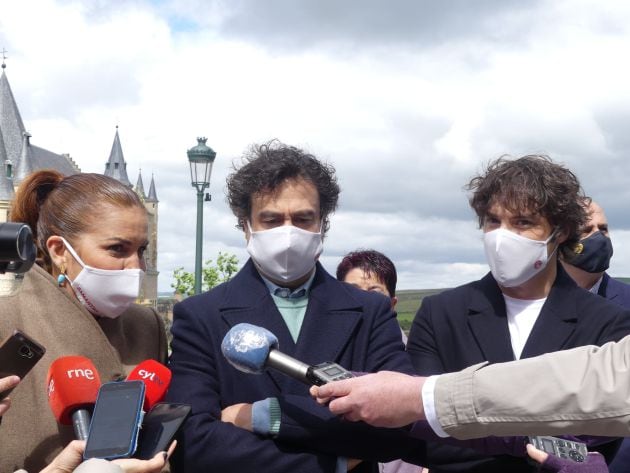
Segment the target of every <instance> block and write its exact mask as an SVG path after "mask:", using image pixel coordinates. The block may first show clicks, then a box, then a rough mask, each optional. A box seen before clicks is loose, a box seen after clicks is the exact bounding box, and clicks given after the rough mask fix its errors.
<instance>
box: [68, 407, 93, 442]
mask: <svg viewBox="0 0 630 473" xmlns="http://www.w3.org/2000/svg"><path fill="white" fill-rule="evenodd" d="M91 417H92V416H91V414H90V411H88V410H87V409H77V410H76V411H74V412H73V413H72V427H74V438H75V439H77V440H87V438H88V433H89V432H90V419H91Z"/></svg>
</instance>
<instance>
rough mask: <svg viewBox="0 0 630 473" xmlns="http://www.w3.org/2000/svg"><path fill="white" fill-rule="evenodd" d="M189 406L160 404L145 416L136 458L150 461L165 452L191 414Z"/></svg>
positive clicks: (168, 403) (170, 403)
mask: <svg viewBox="0 0 630 473" xmlns="http://www.w3.org/2000/svg"><path fill="white" fill-rule="evenodd" d="M190 409H191V406H190V405H189V404H179V403H174V402H159V403H157V404H155V405H154V406H153V409H151V410H150V411H149V412H148V413H147V414H146V415H145V416H144V421H143V422H142V428H141V429H140V439H139V440H138V450H136V453H135V455H134V458H139V459H140V460H149V459H150V458H153V457H154V456H155V454H156V453H158V452H165V451H166V450H167V449H168V447H169V446H170V444H171V442H172V441H173V439H174V438H175V434H177V431H178V430H179V428H180V427H181V425H182V424H183V423H184V421H185V420H186V418H187V417H188V415H189V414H190Z"/></svg>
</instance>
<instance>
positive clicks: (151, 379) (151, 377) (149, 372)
mask: <svg viewBox="0 0 630 473" xmlns="http://www.w3.org/2000/svg"><path fill="white" fill-rule="evenodd" d="M134 380H139V381H142V382H144V387H145V390H144V411H145V412H149V411H150V410H151V408H152V407H153V406H154V405H155V404H156V403H158V402H160V401H161V400H162V399H164V396H165V395H166V391H167V390H168V386H169V385H170V384H171V370H169V369H168V368H167V367H166V366H164V365H163V364H162V363H159V362H157V361H155V360H144V361H143V362H141V363H139V364H138V366H136V367H135V368H134V369H133V371H132V372H131V373H129V376H127V379H126V381H134Z"/></svg>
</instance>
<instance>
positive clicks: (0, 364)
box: [0, 330, 46, 399]
mask: <svg viewBox="0 0 630 473" xmlns="http://www.w3.org/2000/svg"><path fill="white" fill-rule="evenodd" d="M44 353H46V349H45V348H44V347H43V346H42V345H40V344H39V343H37V342H36V341H35V340H33V339H32V338H30V337H29V336H28V335H26V334H25V333H23V332H20V331H19V330H14V331H13V333H12V334H11V335H9V336H8V337H7V338H6V339H5V340H4V341H3V342H2V345H0V378H4V377H5V376H10V375H12V374H15V375H17V376H19V377H20V379H24V376H26V374H27V373H28V372H29V371H30V370H31V368H33V366H35V365H36V364H37V362H38V361H39V360H40V359H41V358H42V356H44ZM12 390H13V388H11V389H7V390H5V391H3V392H0V399H4V398H5V397H7V396H8V395H9V393H10V392H11V391H12Z"/></svg>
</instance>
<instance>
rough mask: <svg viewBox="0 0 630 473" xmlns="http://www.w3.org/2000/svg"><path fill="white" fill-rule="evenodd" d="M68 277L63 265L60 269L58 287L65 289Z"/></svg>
mask: <svg viewBox="0 0 630 473" xmlns="http://www.w3.org/2000/svg"><path fill="white" fill-rule="evenodd" d="M67 280H68V277H67V276H66V265H65V264H62V265H61V266H60V267H59V276H57V286H59V287H64V286H65V285H66V281H67Z"/></svg>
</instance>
